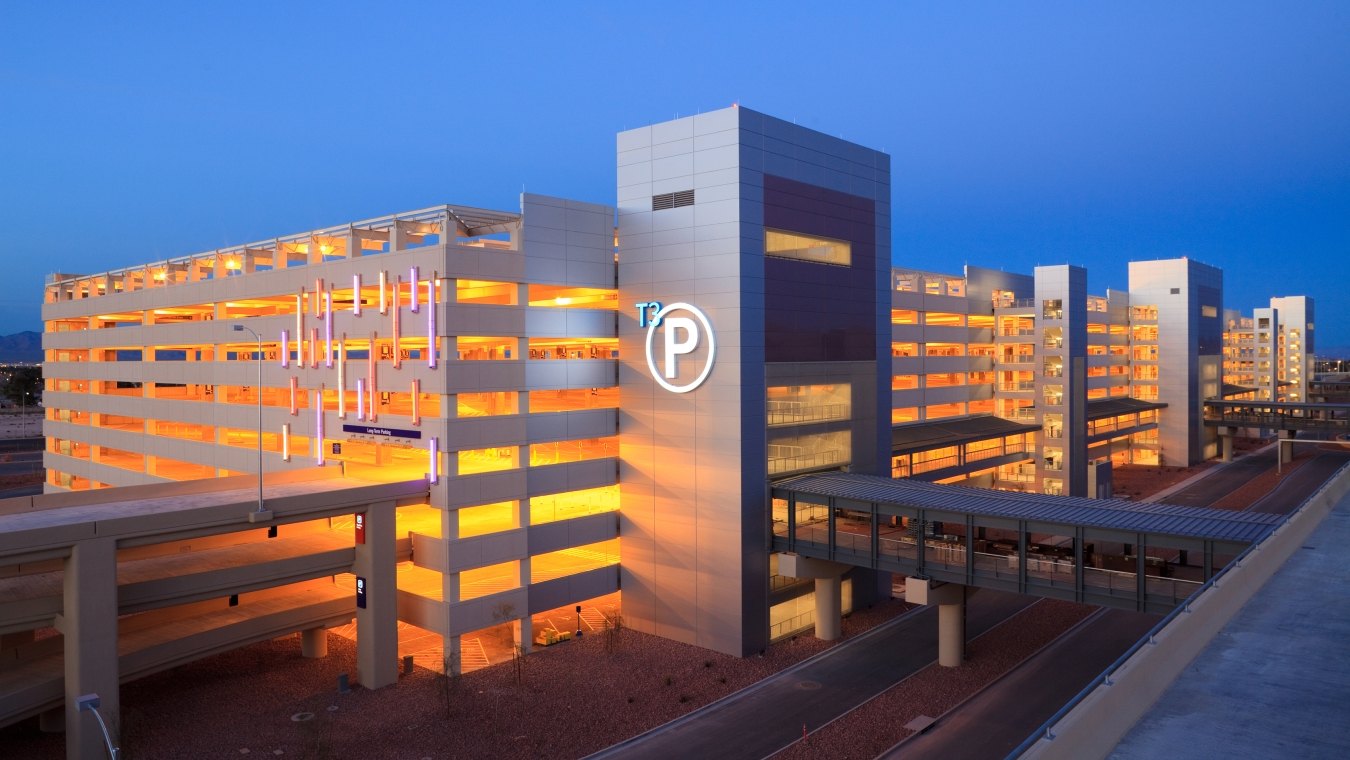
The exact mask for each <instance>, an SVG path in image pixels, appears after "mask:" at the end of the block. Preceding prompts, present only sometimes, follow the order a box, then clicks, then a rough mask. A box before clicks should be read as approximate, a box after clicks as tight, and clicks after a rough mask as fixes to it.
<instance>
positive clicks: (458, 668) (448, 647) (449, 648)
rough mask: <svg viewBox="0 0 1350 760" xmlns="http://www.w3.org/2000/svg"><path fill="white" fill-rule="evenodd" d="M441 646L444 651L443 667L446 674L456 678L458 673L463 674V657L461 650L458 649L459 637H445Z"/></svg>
mask: <svg viewBox="0 0 1350 760" xmlns="http://www.w3.org/2000/svg"><path fill="white" fill-rule="evenodd" d="M441 645H442V648H443V649H444V655H443V657H444V660H445V663H444V667H445V670H446V672H447V673H448V674H449V675H452V676H457V675H459V674H460V673H463V672H464V666H463V657H462V656H461V652H462V650H461V648H460V642H459V636H445V637H443V638H442V640H441Z"/></svg>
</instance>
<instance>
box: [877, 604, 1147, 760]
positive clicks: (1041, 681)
mask: <svg viewBox="0 0 1350 760" xmlns="http://www.w3.org/2000/svg"><path fill="white" fill-rule="evenodd" d="M1158 620H1159V616H1157V615H1144V614H1141V613H1138V612H1128V611H1126V610H1109V609H1102V610H1100V611H1098V612H1096V613H1093V615H1092V616H1091V617H1089V618H1088V619H1087V620H1086V621H1084V622H1083V623H1082V624H1080V625H1078V626H1075V627H1074V628H1073V630H1071V631H1070V632H1068V633H1066V634H1065V635H1063V636H1061V637H1059V638H1058V639H1056V640H1055V641H1054V642H1052V643H1051V644H1049V645H1048V646H1046V647H1045V648H1044V649H1042V650H1041V651H1040V652H1038V653H1036V654H1035V655H1034V656H1033V657H1032V658H1031V659H1029V660H1027V661H1026V662H1025V663H1024V664H1022V665H1021V666H1020V667H1018V668H1016V669H1015V670H1013V671H1012V672H1010V673H1008V674H1007V675H1005V676H1004V677H1003V678H1002V679H1000V680H999V681H997V682H995V684H994V685H992V686H991V687H989V688H987V689H984V690H983V691H981V692H979V693H978V694H976V695H975V696H974V697H971V698H970V699H969V700H967V701H966V702H965V703H964V704H962V705H960V706H959V707H957V708H956V709H955V710H954V711H952V712H949V713H948V714H947V715H946V716H945V717H943V718H942V720H941V723H940V725H939V727H938V728H934V729H932V730H930V731H928V732H927V733H922V734H915V735H914V736H911V737H910V738H909V739H906V740H905V741H903V742H901V743H899V744H897V745H895V746H894V747H892V748H891V749H890V750H888V751H887V752H885V753H883V754H882V755H881V757H882V758H888V759H891V758H902V757H904V758H910V757H940V758H944V760H985V759H986V758H1000V757H1005V756H1007V754H1008V753H1009V752H1010V751H1012V750H1013V749H1014V748H1016V747H1017V745H1018V744H1019V743H1020V742H1021V741H1022V740H1023V739H1025V738H1026V736H1027V734H1028V733H1029V732H1031V730H1032V729H1034V728H1035V727H1036V726H1038V725H1040V724H1041V723H1043V722H1045V720H1046V719H1047V718H1049V717H1050V716H1051V715H1053V714H1054V713H1055V711H1056V710H1058V709H1059V708H1060V707H1061V706H1062V705H1064V704H1066V703H1068V701H1069V700H1070V699H1072V698H1073V697H1074V695H1075V694H1077V693H1078V692H1079V691H1081V690H1082V688H1083V686H1084V685H1085V684H1087V683H1088V682H1089V681H1091V680H1092V678H1094V677H1095V676H1096V675H1097V674H1099V673H1101V672H1102V671H1103V670H1106V668H1107V667H1108V666H1109V665H1110V664H1111V663H1112V662H1114V661H1115V659H1116V658H1117V657H1119V656H1120V654H1121V653H1122V652H1124V651H1125V650H1127V649H1129V648H1130V646H1131V645H1132V644H1134V642H1136V641H1138V640H1139V639H1140V638H1142V637H1143V636H1144V634H1146V633H1148V631H1149V629H1150V628H1152V627H1153V626H1154V625H1155V624H1156V623H1157V622H1158Z"/></svg>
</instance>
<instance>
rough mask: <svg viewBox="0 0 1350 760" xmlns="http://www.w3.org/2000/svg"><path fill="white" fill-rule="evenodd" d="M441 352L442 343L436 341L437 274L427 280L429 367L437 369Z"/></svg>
mask: <svg viewBox="0 0 1350 760" xmlns="http://www.w3.org/2000/svg"><path fill="white" fill-rule="evenodd" d="M439 350H440V341H438V340H436V273H435V272H433V273H432V274H431V279H430V280H427V366H428V367H430V368H432V369H436V353H437V352H438V351H439Z"/></svg>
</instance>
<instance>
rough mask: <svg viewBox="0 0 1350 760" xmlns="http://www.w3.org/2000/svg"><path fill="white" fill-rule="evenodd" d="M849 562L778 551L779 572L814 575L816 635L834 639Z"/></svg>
mask: <svg viewBox="0 0 1350 760" xmlns="http://www.w3.org/2000/svg"><path fill="white" fill-rule="evenodd" d="M848 568H849V566H848V565H844V564H840V563H838V562H830V561H829V560H824V559H811V558H810V557H803V556H800V555H797V554H792V553H784V554H779V555H778V573H779V574H780V575H786V576H790V577H793V578H814V579H815V581H816V638H818V639H820V640H821V641H834V640H835V639H837V638H839V632H840V620H839V619H840V618H841V617H842V616H843V612H842V592H841V586H842V581H841V579H842V578H843V576H844V573H845V572H848Z"/></svg>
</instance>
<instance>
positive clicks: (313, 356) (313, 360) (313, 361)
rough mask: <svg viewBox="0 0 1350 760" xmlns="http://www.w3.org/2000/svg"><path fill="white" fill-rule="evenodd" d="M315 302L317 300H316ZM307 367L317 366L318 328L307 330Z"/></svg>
mask: <svg viewBox="0 0 1350 760" xmlns="http://www.w3.org/2000/svg"><path fill="white" fill-rule="evenodd" d="M316 300H317V299H316ZM309 366H310V367H311V368H313V367H318V366H319V328H317V327H311V328H309Z"/></svg>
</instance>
